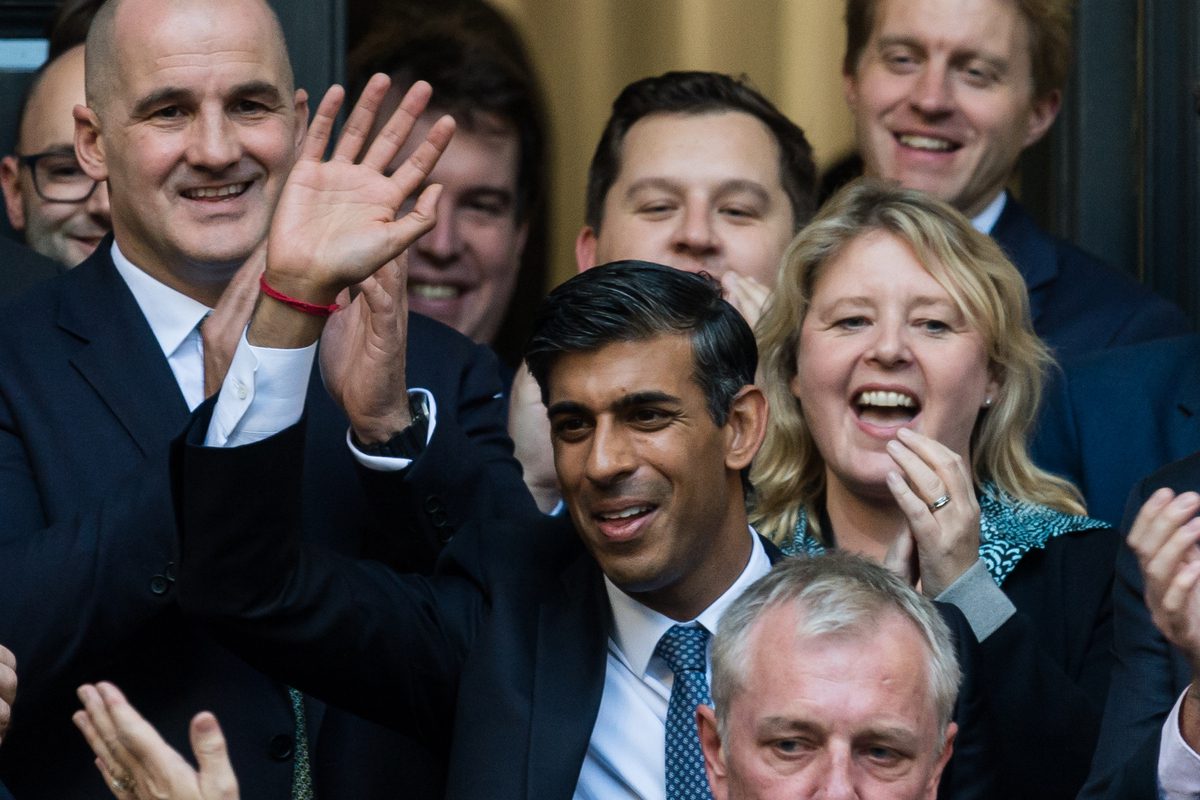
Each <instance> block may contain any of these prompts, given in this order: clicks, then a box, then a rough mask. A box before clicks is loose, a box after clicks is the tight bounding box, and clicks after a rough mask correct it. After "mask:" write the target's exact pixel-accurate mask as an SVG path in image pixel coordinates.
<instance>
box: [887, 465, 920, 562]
mask: <svg viewBox="0 0 1200 800" xmlns="http://www.w3.org/2000/svg"><path fill="white" fill-rule="evenodd" d="M901 483H903V481H901ZM915 555H916V543H915V542H914V541H913V537H912V536H909V535H908V534H901V535H900V536H899V537H897V538H896V540H895V541H894V542H892V546H891V547H889V548H888V551H887V554H886V555H885V556H884V557H883V566H884V567H885V568H887V569H889V570H891V571H892V572H893V573H894V574H896V575H899V576H900V578H901V579H903V580H904V582H905V583H907V584H909V585H912V584H913V583H914V582H915V572H914V569H913V564H914V557H915Z"/></svg>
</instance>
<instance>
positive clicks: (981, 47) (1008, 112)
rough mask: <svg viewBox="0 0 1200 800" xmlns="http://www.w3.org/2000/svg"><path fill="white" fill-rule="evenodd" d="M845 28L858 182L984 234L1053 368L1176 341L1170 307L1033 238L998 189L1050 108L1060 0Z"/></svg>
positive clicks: (1058, 88)
mask: <svg viewBox="0 0 1200 800" xmlns="http://www.w3.org/2000/svg"><path fill="white" fill-rule="evenodd" d="M846 23H847V38H846V55H845V60H844V62H843V65H842V72H843V76H844V81H845V94H846V100H847V102H848V103H849V105H850V110H851V112H852V113H853V115H854V123H855V135H856V138H857V142H858V148H859V151H860V153H861V155H862V158H863V162H864V167H865V172H866V174H868V175H871V176H875V177H881V178H887V179H890V180H895V181H899V182H900V183H901V184H902V185H904V186H906V187H909V188H913V189H922V190H925V191H927V192H929V193H930V194H933V195H935V196H937V197H939V198H941V199H942V200H945V201H946V202H948V203H950V204H951V205H952V206H954V207H955V208H957V209H958V210H959V211H961V212H962V213H963V214H965V215H966V216H967V217H969V218H971V221H972V223H973V224H974V225H975V227H976V228H978V229H979V230H980V231H982V232H984V233H988V234H991V236H992V237H993V238H995V239H996V241H997V242H999V244H1000V245H1001V247H1003V248H1004V250H1005V252H1006V253H1007V254H1008V256H1009V258H1010V259H1012V261H1013V263H1014V264H1016V266H1017V269H1018V270H1020V272H1021V275H1022V276H1023V277H1024V278H1025V284H1026V286H1027V287H1028V289H1029V302H1030V312H1031V315H1032V317H1033V327H1034V330H1035V331H1036V332H1037V333H1038V335H1039V336H1041V337H1042V338H1043V339H1044V340H1045V341H1046V343H1047V344H1049V345H1050V346H1051V348H1052V349H1053V351H1054V354H1055V356H1056V357H1057V358H1058V359H1059V361H1060V362H1064V363H1065V362H1069V361H1071V360H1073V359H1075V358H1077V357H1079V356H1081V355H1084V354H1085V353H1089V352H1092V351H1095V350H1101V349H1104V348H1109V347H1114V346H1117V345H1122V344H1129V343H1132V342H1140V341H1145V340H1147V339H1156V338H1161V337H1164V336H1172V335H1176V334H1182V333H1186V332H1187V331H1188V329H1189V326H1188V324H1187V320H1186V318H1185V317H1184V316H1183V313H1182V312H1181V311H1179V309H1178V308H1176V307H1175V306H1174V305H1172V304H1171V303H1168V302H1167V301H1166V300H1164V299H1162V298H1160V297H1158V296H1157V295H1155V294H1154V293H1153V292H1151V291H1149V290H1148V289H1146V288H1145V287H1143V286H1142V285H1141V284H1139V283H1137V282H1136V281H1135V280H1133V279H1132V278H1130V277H1129V276H1128V275H1126V274H1125V273H1123V272H1119V271H1117V270H1115V269H1112V268H1111V267H1109V266H1107V265H1105V264H1103V263H1101V262H1100V261H1099V260H1098V259H1096V258H1094V257H1093V256H1090V255H1088V254H1086V253H1084V252H1083V251H1081V250H1079V249H1078V248H1076V247H1074V246H1072V245H1070V244H1068V243H1067V242H1064V241H1061V240H1059V239H1056V238H1054V237H1053V236H1051V235H1049V234H1048V233H1046V232H1045V231H1043V230H1042V229H1040V228H1039V227H1038V226H1037V224H1036V223H1035V222H1034V221H1033V219H1032V218H1031V217H1030V216H1029V215H1028V214H1027V213H1026V212H1025V211H1024V209H1022V208H1021V206H1020V205H1019V204H1018V203H1017V202H1016V200H1015V199H1014V198H1013V197H1012V196H1011V195H1010V194H1009V193H1008V192H1007V191H1006V189H1005V185H1006V184H1007V182H1008V180H1009V177H1010V176H1011V175H1012V173H1013V170H1014V168H1015V167H1016V165H1017V160H1018V159H1019V158H1020V156H1021V153H1022V151H1024V150H1025V148H1027V147H1029V146H1031V145H1033V144H1034V143H1035V142H1037V141H1038V140H1040V139H1041V138H1042V137H1043V136H1045V134H1046V132H1047V131H1048V130H1049V129H1050V126H1051V125H1052V124H1053V122H1054V119H1055V117H1056V116H1057V115H1058V111H1059V108H1060V106H1061V104H1062V88H1063V84H1064V83H1065V82H1066V79H1067V72H1068V68H1069V63H1070V43H1071V13H1070V3H1069V0H1045V1H1044V2H1024V1H1023V0H847V3H846Z"/></svg>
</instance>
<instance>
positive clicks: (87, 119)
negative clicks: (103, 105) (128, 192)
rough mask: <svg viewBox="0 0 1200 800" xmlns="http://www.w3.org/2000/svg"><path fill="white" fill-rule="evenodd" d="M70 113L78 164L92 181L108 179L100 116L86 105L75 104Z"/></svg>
mask: <svg viewBox="0 0 1200 800" xmlns="http://www.w3.org/2000/svg"><path fill="white" fill-rule="evenodd" d="M71 113H72V115H73V116H74V117H75V156H76V158H78V159H79V166H81V167H83V171H84V172H86V173H87V175H88V177H89V178H91V179H92V180H94V181H106V180H108V161H107V159H106V157H105V154H104V136H103V132H102V130H101V127H100V117H99V116H98V115H97V114H96V111H95V110H94V109H92V108H89V107H88V106H75V109H74V111H72V112H71Z"/></svg>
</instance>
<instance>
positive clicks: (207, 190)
mask: <svg viewBox="0 0 1200 800" xmlns="http://www.w3.org/2000/svg"><path fill="white" fill-rule="evenodd" d="M249 185H250V184H249V183H231V184H228V185H226V186H202V187H200V188H198V189H185V190H184V192H183V196H184V197H188V198H191V199H192V200H208V199H211V198H213V197H229V196H230V195H235V194H241V193H242V192H244V191H246V187H247V186H249Z"/></svg>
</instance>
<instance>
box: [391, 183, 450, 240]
mask: <svg viewBox="0 0 1200 800" xmlns="http://www.w3.org/2000/svg"><path fill="white" fill-rule="evenodd" d="M441 195H442V186H441V184H438V183H435V184H433V185H431V186H427V187H426V188H425V191H423V192H421V196H420V197H418V198H417V202H416V205H414V206H413V208H412V211H409V212H408V213H407V214H405V215H404V216H403V217H400V218H399V219H397V220H393V221H391V222H389V223H387V227H388V234H389V236H390V237H391V250H392V252H393V253H395V254H396V256H394V257H398V256H399V255H400V254H401V253H403V252H404V251H405V250H406V249H407V248H408V247H409V246H410V245H411V244H412V243H413V242H415V241H416V240H417V239H420V238H421V237H422V236H424V235H425V234H426V233H428V232H429V231H431V230H433V226H434V224H435V223H436V222H437V203H438V198H439V197H441Z"/></svg>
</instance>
